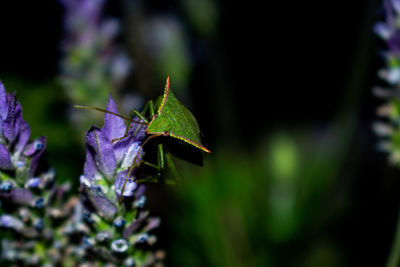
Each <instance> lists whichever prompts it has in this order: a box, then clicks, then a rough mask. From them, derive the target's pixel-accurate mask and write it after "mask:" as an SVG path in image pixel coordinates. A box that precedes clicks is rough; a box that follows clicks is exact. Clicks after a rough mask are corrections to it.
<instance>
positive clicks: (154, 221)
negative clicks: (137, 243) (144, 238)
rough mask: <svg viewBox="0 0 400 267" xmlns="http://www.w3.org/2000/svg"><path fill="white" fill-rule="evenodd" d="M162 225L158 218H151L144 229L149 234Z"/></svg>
mask: <svg viewBox="0 0 400 267" xmlns="http://www.w3.org/2000/svg"><path fill="white" fill-rule="evenodd" d="M160 224H161V220H160V218H158V217H153V218H149V220H148V222H147V225H146V226H145V227H144V231H145V232H148V231H151V230H153V229H154V228H157V227H159V226H160Z"/></svg>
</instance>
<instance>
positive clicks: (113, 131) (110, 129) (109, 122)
mask: <svg viewBox="0 0 400 267" xmlns="http://www.w3.org/2000/svg"><path fill="white" fill-rule="evenodd" d="M107 110H108V111H111V112H114V113H118V110H117V105H116V104H115V101H114V99H113V98H112V97H111V94H110V95H109V97H108V103H107ZM101 130H102V132H103V134H104V136H105V137H106V138H107V139H108V140H110V141H111V140H112V139H117V138H120V137H122V136H124V134H125V130H126V125H125V122H124V120H123V119H122V118H120V117H118V116H115V115H112V114H109V113H106V114H105V115H104V126H103V128H102V129H101Z"/></svg>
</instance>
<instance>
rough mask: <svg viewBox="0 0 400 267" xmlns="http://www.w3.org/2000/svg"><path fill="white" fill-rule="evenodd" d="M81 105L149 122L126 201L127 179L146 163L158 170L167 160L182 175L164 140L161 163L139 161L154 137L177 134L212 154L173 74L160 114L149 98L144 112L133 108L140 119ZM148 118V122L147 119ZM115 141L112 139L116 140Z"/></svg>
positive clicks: (131, 168)
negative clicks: (175, 88)
mask: <svg viewBox="0 0 400 267" xmlns="http://www.w3.org/2000/svg"><path fill="white" fill-rule="evenodd" d="M75 107H77V108H82V109H94V110H98V111H102V112H105V113H109V114H112V115H115V116H118V117H120V118H123V119H125V120H127V121H130V122H136V123H139V124H145V125H147V127H146V133H147V134H148V137H147V139H145V141H144V142H143V143H142V145H141V146H140V148H139V151H138V153H137V154H136V156H135V158H134V159H133V162H132V165H131V166H130V167H129V170H128V175H127V176H126V179H125V181H124V184H123V186H122V189H121V194H120V201H122V196H123V193H124V190H125V186H126V182H127V180H128V177H129V176H130V175H131V173H132V171H133V170H134V169H135V168H137V167H138V166H139V165H140V164H143V163H144V164H146V165H148V166H150V167H153V168H156V169H157V170H161V169H163V168H164V165H165V163H164V161H166V162H167V164H168V166H169V167H170V169H171V172H172V173H173V174H174V176H179V175H178V173H177V171H176V168H175V166H174V164H173V161H172V159H171V157H170V155H169V154H168V153H166V152H165V151H164V148H163V144H162V143H160V144H158V162H157V163H158V164H157V165H155V164H152V163H149V162H146V161H143V160H142V161H139V162H137V160H138V157H139V155H140V154H141V150H142V149H143V147H144V145H145V144H146V143H147V142H148V141H149V140H151V139H153V138H156V137H159V136H167V137H173V138H176V139H179V140H181V141H183V142H185V143H187V144H190V145H192V146H194V147H196V148H198V149H201V150H203V151H205V152H207V153H211V151H210V150H208V149H207V148H206V147H205V146H203V145H202V144H201V142H200V137H199V135H200V129H199V125H198V124H197V121H196V118H195V117H194V116H193V114H192V113H191V112H190V111H189V110H188V109H187V108H186V107H185V106H183V105H182V104H181V103H180V102H179V100H178V99H177V98H176V97H175V95H174V94H173V93H172V91H171V89H170V81H169V77H168V78H167V82H166V85H165V89H164V95H163V97H162V100H161V103H160V105H159V108H158V110H157V113H154V106H153V101H149V102H148V103H147V104H146V106H145V108H144V111H143V114H142V113H140V112H138V111H137V110H135V109H134V110H132V112H133V114H136V115H137V116H138V117H139V118H141V119H142V121H135V120H133V119H131V118H130V117H125V116H123V115H120V114H117V113H113V112H111V111H108V110H105V109H102V108H98V107H86V106H77V105H76V106H75ZM147 111H149V114H150V118H151V120H150V122H148V120H147V119H146V117H145V114H146V113H147ZM143 121H145V122H143ZM128 130H129V127H127V129H126V132H125V135H124V136H122V137H121V138H118V139H115V140H120V139H123V138H125V137H127V136H128ZM115 140H112V141H115Z"/></svg>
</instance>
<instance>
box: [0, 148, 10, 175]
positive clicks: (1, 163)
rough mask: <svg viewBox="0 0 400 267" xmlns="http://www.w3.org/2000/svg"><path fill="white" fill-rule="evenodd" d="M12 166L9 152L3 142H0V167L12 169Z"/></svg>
mask: <svg viewBox="0 0 400 267" xmlns="http://www.w3.org/2000/svg"><path fill="white" fill-rule="evenodd" d="M12 168H13V166H12V164H11V158H10V153H9V152H8V149H7V148H6V147H5V146H4V145H3V144H0V169H1V170H12Z"/></svg>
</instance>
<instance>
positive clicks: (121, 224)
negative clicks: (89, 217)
mask: <svg viewBox="0 0 400 267" xmlns="http://www.w3.org/2000/svg"><path fill="white" fill-rule="evenodd" d="M113 224H114V227H115V228H122V227H124V225H125V224H126V221H125V219H123V218H116V219H115V220H114V223H113Z"/></svg>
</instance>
